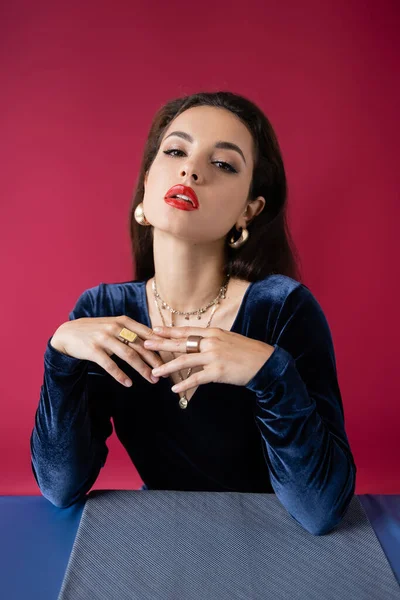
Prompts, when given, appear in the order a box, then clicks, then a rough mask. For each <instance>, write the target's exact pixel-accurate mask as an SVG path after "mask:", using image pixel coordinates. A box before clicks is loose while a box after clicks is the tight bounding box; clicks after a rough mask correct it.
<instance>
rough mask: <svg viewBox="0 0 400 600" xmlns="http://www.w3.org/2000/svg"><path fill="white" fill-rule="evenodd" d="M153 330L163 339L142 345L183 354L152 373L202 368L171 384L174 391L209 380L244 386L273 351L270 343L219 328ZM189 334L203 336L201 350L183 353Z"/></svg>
mask: <svg viewBox="0 0 400 600" xmlns="http://www.w3.org/2000/svg"><path fill="white" fill-rule="evenodd" d="M154 332H155V333H156V334H157V336H156V337H158V338H163V339H152V338H148V339H147V340H146V341H145V342H144V347H145V348H151V349H152V350H157V351H158V350H161V351H163V350H165V351H168V352H181V353H182V356H178V358H175V359H174V360H171V361H170V362H168V363H166V364H164V365H162V366H161V367H158V368H156V369H153V371H152V373H153V374H154V375H157V376H159V375H160V376H164V375H169V374H170V373H173V372H175V371H178V370H179V369H189V368H190V367H198V366H202V367H203V371H198V372H196V373H194V374H193V375H191V376H190V377H188V378H187V379H185V381H182V382H181V383H179V384H177V385H174V386H173V387H172V391H174V392H184V391H186V390H189V389H191V388H194V387H196V386H198V385H201V384H204V383H209V382H212V381H214V382H217V383H230V384H232V385H247V384H248V383H249V381H250V380H251V379H252V378H253V377H254V375H255V374H256V373H257V372H258V371H259V370H260V368H261V367H262V366H263V364H264V363H265V361H266V360H268V358H269V357H270V356H271V354H272V353H273V352H274V350H275V348H274V347H273V346H270V345H269V344H266V343H264V342H260V341H258V340H253V339H252V338H248V337H246V336H243V335H240V334H239V333H234V332H232V331H225V330H224V329H220V328H218V327H213V328H207V329H206V328H204V327H161V328H160V330H159V328H158V327H157V328H154ZM189 335H201V336H203V337H204V339H202V340H201V341H200V352H196V353H193V354H187V353H186V339H187V338H188V336H189Z"/></svg>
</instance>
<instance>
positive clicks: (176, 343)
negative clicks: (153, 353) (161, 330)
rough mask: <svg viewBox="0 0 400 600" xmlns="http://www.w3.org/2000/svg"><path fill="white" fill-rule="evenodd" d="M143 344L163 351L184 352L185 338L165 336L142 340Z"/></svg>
mask: <svg viewBox="0 0 400 600" xmlns="http://www.w3.org/2000/svg"><path fill="white" fill-rule="evenodd" d="M143 345H144V347H145V348H151V349H152V350H164V351H165V352H181V353H186V338H185V339H179V338H177V339H174V340H170V339H167V338H164V339H162V338H159V339H157V340H156V339H155V338H154V339H151V340H144V342H143Z"/></svg>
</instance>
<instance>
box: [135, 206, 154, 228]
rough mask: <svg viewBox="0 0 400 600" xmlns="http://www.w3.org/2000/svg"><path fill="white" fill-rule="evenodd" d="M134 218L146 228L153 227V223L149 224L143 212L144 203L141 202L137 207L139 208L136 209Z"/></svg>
mask: <svg viewBox="0 0 400 600" xmlns="http://www.w3.org/2000/svg"><path fill="white" fill-rule="evenodd" d="M134 217H135V221H137V223H139V225H144V226H145V227H147V226H148V225H151V223H149V222H148V220H147V219H146V217H145V214H144V210H143V202H141V203H140V204H138V205H137V207H136V209H135V213H134Z"/></svg>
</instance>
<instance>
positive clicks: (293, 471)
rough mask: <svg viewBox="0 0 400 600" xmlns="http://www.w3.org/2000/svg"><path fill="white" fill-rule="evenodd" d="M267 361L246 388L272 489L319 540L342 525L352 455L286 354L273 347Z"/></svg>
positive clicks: (352, 474) (349, 489)
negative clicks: (250, 395)
mask: <svg viewBox="0 0 400 600" xmlns="http://www.w3.org/2000/svg"><path fill="white" fill-rule="evenodd" d="M276 352H278V354H276ZM269 360H271V361H273V362H271V363H270V364H268V362H269V361H267V363H266V364H265V366H264V368H263V369H261V370H260V372H259V373H258V374H257V376H256V378H254V379H253V380H252V382H250V384H251V385H250V388H252V389H253V391H255V392H256V402H255V418H256V423H257V425H258V427H259V430H260V432H261V435H262V440H263V448H264V455H265V458H266V462H267V464H268V467H269V472H270V479H271V484H272V486H273V488H274V490H275V493H276V495H277V497H278V498H279V500H280V501H281V502H282V504H283V505H284V506H285V508H286V509H287V510H288V512H289V513H290V514H291V515H292V516H293V518H295V519H296V520H297V521H298V522H299V523H300V524H301V525H302V526H303V527H304V528H305V529H307V530H308V531H310V532H311V533H313V534H315V535H321V534H323V533H327V532H328V531H330V530H331V529H333V528H334V527H335V526H336V525H337V524H338V523H339V522H340V521H341V519H342V517H343V515H344V512H345V511H346V509H347V507H348V504H349V502H350V500H351V498H352V496H353V494H354V488H355V476H356V469H355V465H354V462H353V458H352V455H351V451H350V448H349V446H348V444H347V438H346V435H345V433H344V429H343V431H341V432H340V435H339V432H338V435H336V434H335V433H333V428H332V427H329V426H328V423H327V422H325V421H324V419H323V418H322V416H321V415H320V414H319V412H318V409H317V403H316V400H315V398H314V397H311V396H310V394H309V393H308V390H307V387H306V385H305V383H304V382H303V380H302V378H301V377H300V374H299V373H298V371H297V369H296V365H295V361H294V360H293V358H292V357H291V355H290V354H289V353H288V352H286V351H285V350H284V349H283V348H278V347H276V349H275V352H274V353H273V355H272V356H271V358H270V359H269ZM323 401H325V402H327V403H329V402H335V398H332V397H330V398H328V397H326V396H325V397H324V398H323Z"/></svg>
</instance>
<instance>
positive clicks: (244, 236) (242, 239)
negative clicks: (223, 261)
mask: <svg viewBox="0 0 400 600" xmlns="http://www.w3.org/2000/svg"><path fill="white" fill-rule="evenodd" d="M249 235H250V234H249V231H248V229H246V227H242V233H241V234H240V237H239V238H238V239H237V240H236V242H234V241H233V240H234V236H232V237H231V241H230V242H229V246H230V247H231V248H235V249H238V248H240V247H241V246H243V244H245V243H246V241H247V240H248V238H249Z"/></svg>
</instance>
